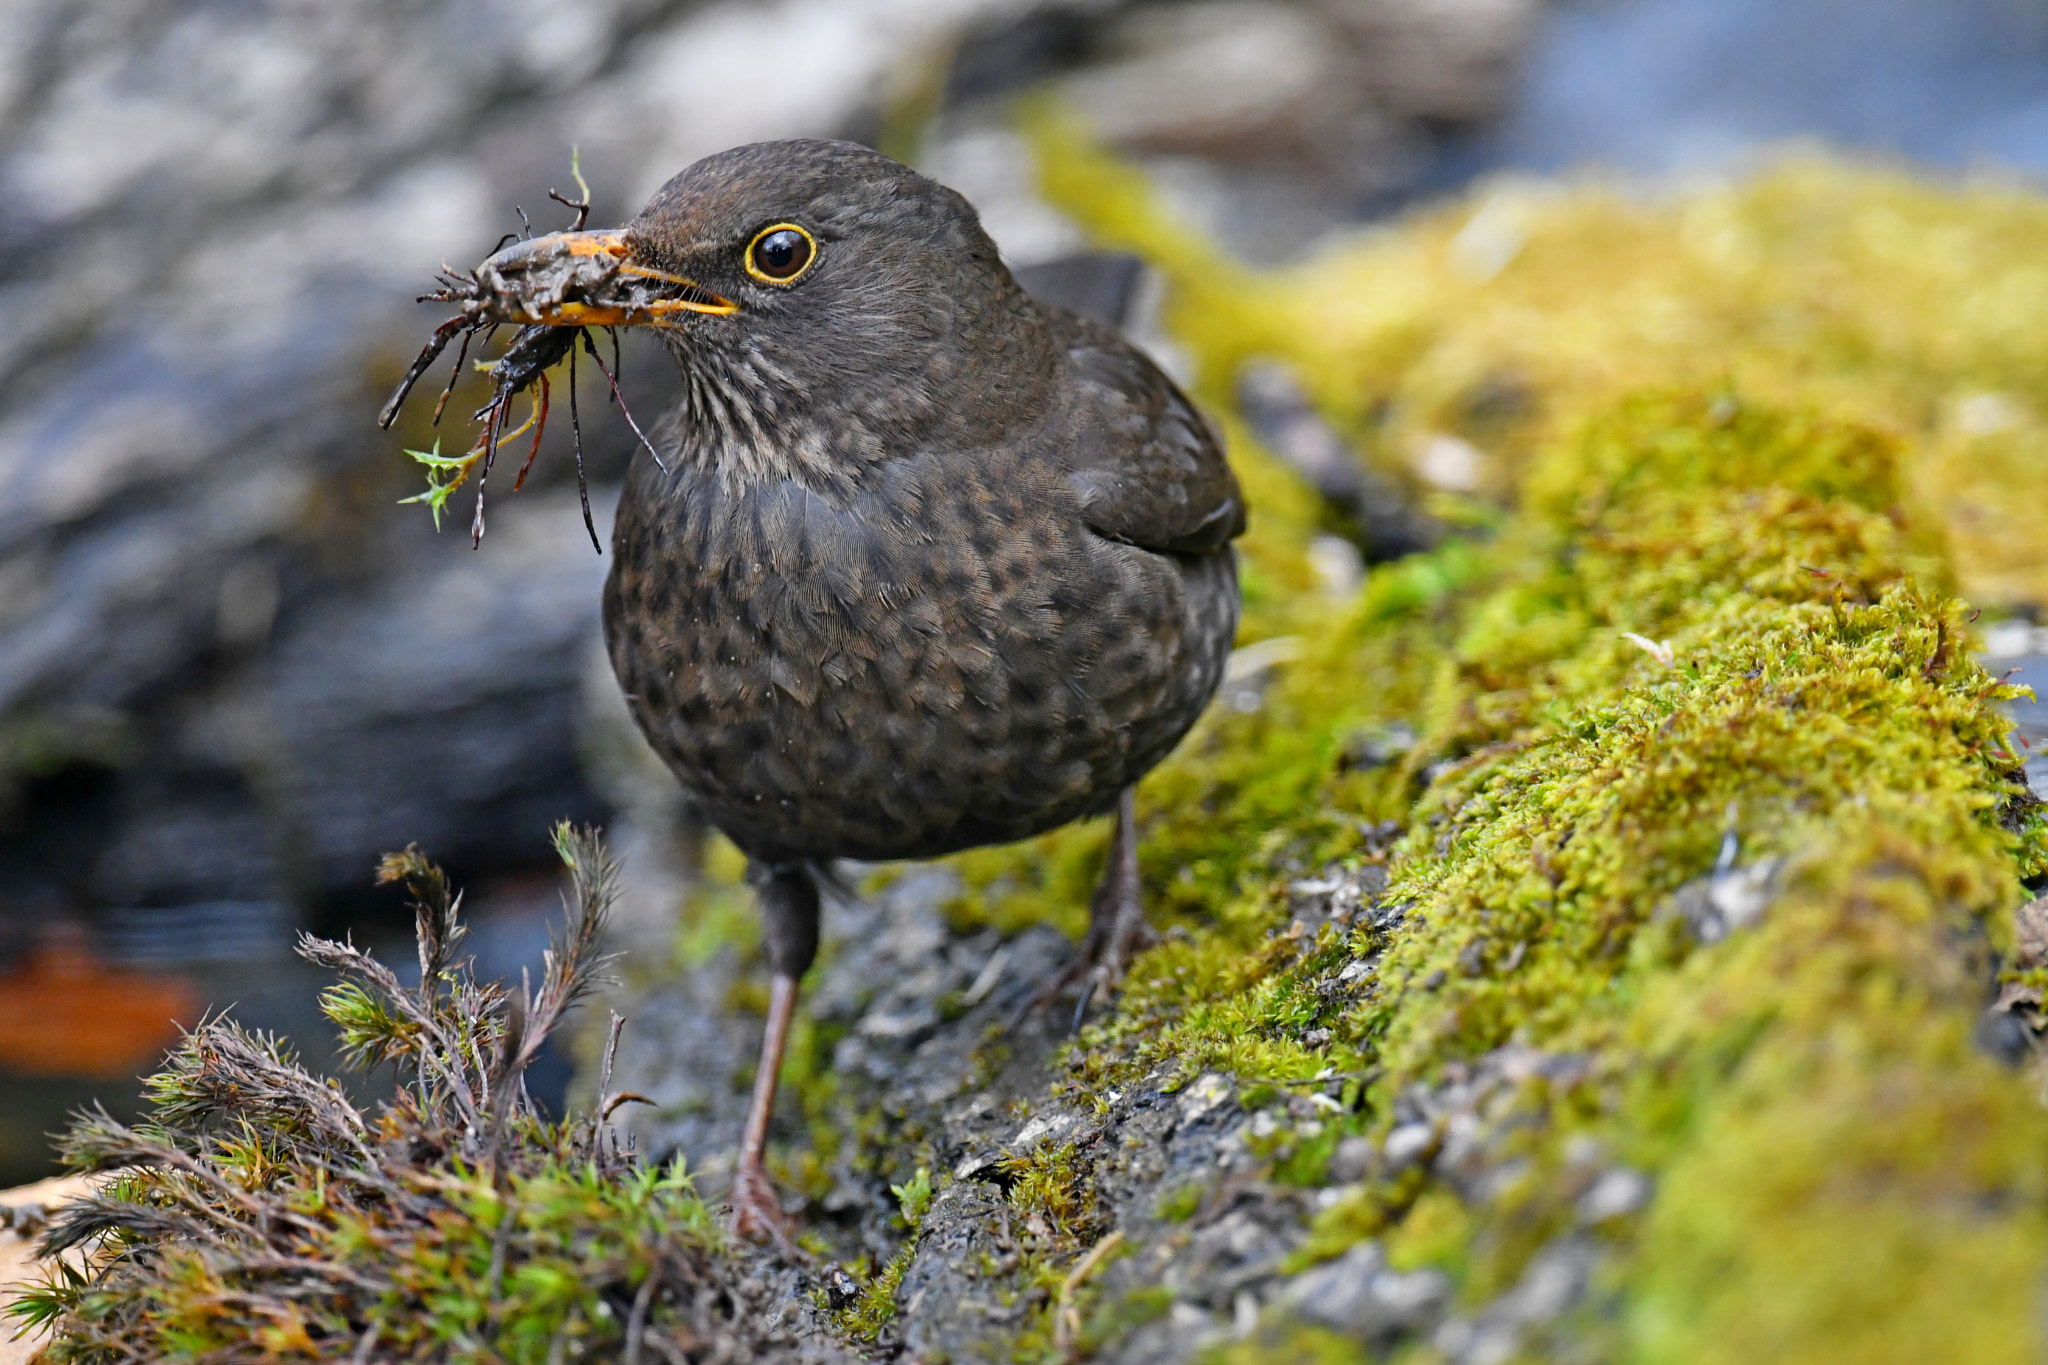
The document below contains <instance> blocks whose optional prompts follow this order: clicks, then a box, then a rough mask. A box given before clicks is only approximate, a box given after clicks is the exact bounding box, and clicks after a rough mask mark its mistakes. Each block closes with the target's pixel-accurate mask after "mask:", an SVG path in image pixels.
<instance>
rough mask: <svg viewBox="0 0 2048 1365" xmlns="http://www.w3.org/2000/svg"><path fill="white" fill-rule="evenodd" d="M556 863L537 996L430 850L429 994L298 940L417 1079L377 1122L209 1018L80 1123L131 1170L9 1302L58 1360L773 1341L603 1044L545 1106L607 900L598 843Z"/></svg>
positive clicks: (365, 963)
mask: <svg viewBox="0 0 2048 1365" xmlns="http://www.w3.org/2000/svg"><path fill="white" fill-rule="evenodd" d="M555 847H556V849H557V851H558V852H559V853H560V855H561V857H562V860H563V862H564V863H565V864H566V865H567V867H568V870H569V878H570V883H571V892H570V894H569V896H568V897H567V900H568V902H569V918H568V926H567V932H566V934H564V935H563V936H562V937H561V938H560V939H558V940H556V941H555V942H553V943H552V944H551V946H550V948H549V950H548V951H547V953H546V955H545V958H544V962H543V967H542V971H541V975H540V981H539V985H538V987H537V988H536V987H534V986H533V985H532V984H531V983H530V982H529V981H528V980H526V979H524V978H522V980H521V982H520V984H519V985H518V986H517V987H514V988H507V987H503V986H500V985H497V984H494V983H489V982H480V981H478V980H477V979H476V977H475V975H474V972H473V970H472V966H471V964H470V962H469V961H468V960H467V959H466V958H464V957H462V956H461V955H460V951H459V950H460V947H461V944H462V940H463V936H464V929H463V927H462V923H461V917H460V906H461V898H460V896H459V895H457V894H455V893H454V892H453V891H452V890H451V888H450V887H449V884H448V880H447V878H446V877H445V876H444V875H443V874H442V872H441V870H440V869H439V868H437V867H435V866H434V865H433V864H432V863H430V862H428V861H427V860H426V859H425V858H424V857H423V856H421V855H420V853H419V852H418V851H417V850H416V849H408V850H407V851H406V852H404V853H401V854H394V855H391V856H389V857H387V858H386V859H385V860H384V864H383V867H382V869H381V871H380V880H382V881H386V882H403V883H405V884H406V885H407V886H408V887H409V888H410V890H411V892H412V894H413V898H414V912H415V921H416V929H417V939H418V947H419V963H420V981H419V984H418V985H417V986H415V987H408V986H406V985H404V984H403V983H401V981H400V980H399V978H398V977H397V975H396V974H395V973H394V972H392V970H391V969H390V968H389V967H387V966H385V965H384V964H383V963H381V962H379V961H377V960H376V959H375V958H374V957H372V956H371V955H370V954H369V953H367V952H365V951H363V950H361V949H359V948H356V947H355V946H353V945H352V944H349V943H337V942H333V941H331V940H326V939H318V938H313V937H311V936H305V937H302V938H301V940H300V943H299V952H300V954H301V955H302V956H304V957H305V958H307V959H308V960H309V961H312V962H314V963H317V964H319V965H321V966H323V967H327V968H331V969H332V970H334V971H336V972H337V973H339V974H340V975H341V977H342V978H343V979H342V980H341V981H340V982H339V983H338V984H337V985H335V986H333V987H331V988H329V989H328V991H327V992H326V993H325V994H324V995H323V996H322V1006H323V1008H324V1009H325V1011H326V1013H327V1015H328V1017H329V1018H330V1019H331V1020H333V1021H334V1023H335V1024H336V1025H337V1027H338V1028H339V1029H340V1031H341V1040H342V1045H343V1049H344V1051H345V1054H346V1055H347V1057H348V1058H349V1059H350V1060H351V1061H352V1062H354V1063H355V1064H357V1065H359V1066H370V1065H374V1064H376V1063H379V1062H391V1063H394V1064H395V1065H396V1066H397V1068H398V1072H399V1076H398V1084H397V1086H396V1088H395V1090H394V1091H393V1093H392V1094H391V1095H390V1096H389V1097H388V1098H387V1099H386V1100H385V1101H384V1102H383V1103H382V1105H381V1106H378V1107H377V1108H375V1109H369V1110H366V1109H361V1108H358V1107H357V1106H356V1105H355V1104H354V1103H353V1102H352V1101H351V1100H350V1099H349V1097H348V1095H347V1094H346V1093H345V1092H344V1091H343V1090H342V1088H341V1086H340V1085H339V1084H337V1083H336V1082H334V1081H332V1080H328V1079H324V1078H321V1077H316V1076H314V1075H313V1074H312V1073H310V1072H308V1071H307V1070H306V1069H305V1068H304V1067H303V1066H301V1065H300V1064H299V1062H298V1060H297V1059H296V1057H295V1056H294V1055H293V1053H292V1052H291V1050H290V1049H289V1048H288V1047H287V1045H286V1044H285V1043H284V1042H283V1041H282V1040H281V1039H278V1038H276V1037H273V1036H270V1035H267V1034H263V1033H257V1032H253V1031H250V1030H246V1029H244V1028H242V1027H241V1026H240V1025H239V1024H236V1023H235V1022H233V1021H232V1020H230V1019H227V1018H225V1017H220V1016H215V1017H213V1018H209V1019H207V1020H205V1021H204V1022H202V1023H201V1024H200V1025H199V1026H198V1027H197V1028H195V1029H194V1030H193V1031H192V1032H191V1033H189V1034H188V1035H186V1037H185V1039H184V1040H183V1042H182V1043H181V1044H180V1045H179V1046H178V1047H177V1048H176V1049H174V1050H173V1052H172V1053H171V1055H170V1057H169V1058H168V1059H167V1061H166V1064H165V1067H164V1069H163V1070H162V1071H161V1072H160V1073H158V1074H157V1075H155V1076H153V1077H151V1078H150V1079H149V1081H148V1082H147V1094H148V1098H149V1101H150V1113H149V1116H148V1119H147V1120H146V1121H145V1122H142V1123H138V1124H136V1125H134V1126H132V1127H131V1126H128V1125H125V1124H122V1123H118V1122H116V1121H115V1120H114V1119H112V1118H110V1117H109V1116H108V1115H107V1114H106V1113H105V1111H104V1110H99V1109H95V1110H92V1111H88V1112H86V1113H83V1114H81V1115H80V1116H79V1117H78V1119H77V1120H76V1122H75V1123H74V1125H73V1126H72V1129H71V1131H70V1132H69V1134H68V1135H67V1136H66V1137H65V1138H64V1140H63V1143H62V1153H63V1157H64V1160H65V1162H66V1163H67V1164H68V1165H70V1166H71V1167H72V1168H73V1169H76V1170H82V1171H106V1172H113V1173H114V1174H113V1176H112V1178H111V1179H110V1180H109V1181H108V1182H107V1183H105V1184H103V1185H102V1186H100V1187H99V1189H98V1190H97V1191H96V1192H95V1193H94V1194H93V1195H91V1196H90V1197H88V1198H86V1199H84V1200H81V1201H80V1202H78V1203H76V1204H74V1205H71V1206H70V1207H68V1208H67V1209H66V1210H65V1211H64V1212H63V1213H62V1214H61V1215H60V1216H59V1217H58V1218H57V1219H56V1221H55V1222H54V1223H53V1224H52V1226H51V1227H50V1230H49V1231H48V1233H47V1234H46V1235H45V1236H44V1238H43V1242H42V1247H41V1250H42V1253H43V1255H44V1256H45V1258H46V1266H47V1268H46V1269H45V1271H44V1274H43V1279H42V1282H41V1283H40V1284H38V1285H36V1286H35V1287H33V1288H32V1289H31V1290H30V1291H29V1292H28V1293H27V1294H26V1295H25V1296H24V1297H23V1298H22V1299H20V1300H19V1301H18V1302H17V1303H16V1304H15V1305H14V1306H13V1307H12V1308H11V1309H10V1310H9V1311H10V1312H11V1313H12V1314H13V1315H14V1316H15V1317H16V1319H17V1320H18V1321H19V1323H20V1324H21V1325H22V1326H25V1327H29V1328H34V1329H40V1330H42V1331H43V1332H45V1333H47V1334H48V1336H49V1341H48V1344H47V1346H46V1347H45V1348H44V1349H45V1352H46V1358H47V1359H48V1360H49V1361H51V1362H53V1365H68V1362H95V1363H96V1365H97V1363H99V1362H106V1363H107V1365H115V1363H124V1362H144V1361H150V1362H157V1361H171V1362H182V1361H195V1362H196V1361H202V1360H203V1361H209V1362H242V1361H257V1360H263V1361H278V1360H328V1359H337V1358H339V1359H353V1360H394V1359H404V1360H415V1361H439V1360H494V1361H510V1362H529V1361H530V1362H535V1363H536V1365H538V1362H542V1361H558V1360H562V1359H564V1358H565V1356H567V1355H580V1356H586V1357H589V1356H602V1357H604V1358H618V1359H623V1360H626V1361H634V1360H638V1359H641V1358H643V1355H644V1354H646V1353H652V1354H653V1355H658V1356H659V1357H660V1358H662V1359H682V1358H683V1357H684V1355H685V1354H686V1353H699V1354H697V1355H693V1358H702V1355H701V1353H702V1352H704V1350H705V1349H706V1348H712V1349H711V1351H710V1353H711V1354H715V1355H718V1356H719V1358H726V1359H751V1358H755V1357H757V1356H758V1355H760V1354H761V1353H762V1348H763V1347H764V1346H766V1345H768V1344H769V1343H771V1342H772V1341H773V1340H774V1339H775V1329H774V1327H773V1326H772V1323H773V1321H774V1319H775V1317H776V1314H775V1311H774V1306H773V1305H772V1304H771V1303H768V1302H766V1300H767V1299H768V1298H769V1296H770V1291H769V1290H768V1289H767V1288H766V1287H764V1286H762V1285H761V1284H760V1283H759V1282H758V1280H755V1281H748V1280H746V1279H744V1278H743V1277H742V1276H740V1275H739V1274H737V1273H736V1272H735V1271H734V1270H733V1268H732V1266H731V1263H730V1262H729V1261H728V1260H727V1259H726V1258H725V1256H724V1254H723V1248H722V1243H721V1239H720V1235H719V1232H718V1230H717V1227H716V1225H715V1223H714V1221H713V1219H712V1217H711V1215H710V1213H709V1211H708V1210H707V1209H706V1208H705V1206H704V1204H703V1202H702V1201H701V1200H699V1199H698V1197H697V1195H696V1193H695V1191H694V1190H693V1189H692V1187H691V1182H690V1178H689V1175H688V1174H687V1172H686V1171H685V1170H684V1168H683V1166H682V1163H681V1162H680V1161H677V1162H675V1163H673V1164H671V1165H668V1166H663V1167H650V1166H646V1165H643V1164H641V1163H640V1162H638V1161H637V1160H636V1159H635V1158H634V1157H633V1156H632V1154H631V1153H629V1152H626V1151H623V1150H621V1148H620V1147H619V1145H618V1143H617V1141H616V1140H615V1139H614V1138H613V1136H612V1135H611V1134H610V1132H609V1130H608V1128H607V1126H606V1123H605V1120H606V1119H607V1118H608V1117H609V1115H610V1112H611V1111H612V1110H613V1109H614V1108H616V1106H617V1105H618V1104H619V1103H620V1101H621V1099H622V1098H623V1097H622V1096H619V1095H615V1094H612V1093H610V1088H609V1086H610V1077H609V1073H610V1057H609V1053H607V1058H606V1065H605V1076H604V1079H603V1080H602V1081H601V1082H600V1087H599V1090H600V1093H599V1100H598V1104H597V1106H596V1108H595V1109H594V1110H592V1111H591V1112H590V1113H587V1114H582V1115H574V1116H571V1117H568V1118H565V1119H563V1120H561V1121H559V1122H557V1121H551V1120H549V1119H548V1118H546V1117H545V1116H543V1115H542V1114H541V1113H540V1112H539V1111H538V1110H537V1109H536V1108H535V1107H534V1105H533V1103H532V1101H531V1100H530V1099H529V1098H528V1096H527V1094H526V1091H525V1087H524V1085H523V1083H522V1080H521V1078H522V1076H523V1075H524V1073H525V1071H526V1068H527V1067H528V1065H529V1064H531V1062H532V1061H533V1058H534V1057H535V1055H536V1054H537V1053H538V1052H539V1050H540V1048H541V1045H542V1044H543V1043H544V1042H545V1041H546V1039H547V1037H548V1035H549V1033H550V1031H551V1030H552V1029H554V1028H555V1026H556V1025H557V1024H558V1023H559V1022H560V1021H561V1019H562V1017H563V1015H564V1013H565V1012H566V1011H567V1010H568V1009H569V1008H570V1007H571V1006H572V1005H574V1004H575V1003H576V1002H577V1001H578V1000H579V999H581V998H583V997H584V996H585V995H587V994H588V993H589V992H590V990H591V989H592V988H593V987H594V986H595V985H596V984H597V983H598V981H599V980H600V973H601V971H602V968H603V963H604V959H603V958H602V957H601V956H600V954H599V951H598V948H599V942H600V938H601V935H602V931H603V926H604V921H605V916H606V912H607V909H608V907H609V906H610V904H611V901H612V898H613V894H614V892H613V887H614V880H615V874H616V865H615V864H614V862H613V861H612V859H611V857H610V855H609V854H608V853H607V852H606V851H605V849H604V846H603V844H602V843H601V842H600V841H599V839H598V838H597V836H596V834H595V833H594V832H593V831H588V830H584V831H578V830H575V829H572V828H571V827H569V826H567V825H563V826H560V827H558V828H557V829H556V831H555ZM616 1041H617V1033H616V1024H615V1029H614V1033H613V1042H614V1044H616ZM66 1252H68V1253H71V1254H70V1255H68V1256H64V1257H62V1258H61V1259H59V1254H60V1253H66Z"/></svg>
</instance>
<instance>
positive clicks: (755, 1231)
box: [726, 1167, 803, 1259]
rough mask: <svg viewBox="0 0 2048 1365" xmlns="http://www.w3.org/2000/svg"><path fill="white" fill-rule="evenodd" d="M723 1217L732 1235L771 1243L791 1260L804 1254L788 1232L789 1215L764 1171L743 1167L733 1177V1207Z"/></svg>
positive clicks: (750, 1240)
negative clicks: (783, 1208) (784, 1210)
mask: <svg viewBox="0 0 2048 1365" xmlns="http://www.w3.org/2000/svg"><path fill="white" fill-rule="evenodd" d="M726 1220H727V1221H726V1226H727V1228H728V1230H729V1231H731V1233H732V1235H733V1236H735V1237H738V1238H741V1239H743V1240H745V1241H749V1242H762V1241H769V1242H773V1243H774V1244H775V1246H776V1248H777V1249H778V1250H779V1251H781V1252H782V1254H783V1255H785V1256H788V1257H790V1258H791V1259H801V1258H802V1256H803V1252H802V1251H801V1249H799V1248H798V1246H797V1244H796V1238H795V1237H794V1236H793V1235H792V1234H791V1232H790V1226H789V1216H788V1215H787V1214H786V1213H784V1212H783V1210H782V1200H781V1199H780V1198H778V1197H777V1196H776V1193H775V1186H774V1185H772V1184H770V1183H769V1180H768V1173H767V1172H766V1171H763V1170H760V1169H759V1168H750V1167H742V1168H741V1169H740V1171H739V1172H738V1174H737V1175H735V1176H734V1177H733V1182H732V1206H731V1208H730V1209H729V1210H728V1211H727V1214H726Z"/></svg>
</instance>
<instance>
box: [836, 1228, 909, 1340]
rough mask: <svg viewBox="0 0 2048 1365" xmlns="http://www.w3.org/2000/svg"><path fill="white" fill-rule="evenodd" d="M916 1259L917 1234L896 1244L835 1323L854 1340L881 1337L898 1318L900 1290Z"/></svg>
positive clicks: (838, 1315)
mask: <svg viewBox="0 0 2048 1365" xmlns="http://www.w3.org/2000/svg"><path fill="white" fill-rule="evenodd" d="M916 1259H917V1238H916V1237H915V1236H914V1235H913V1236H911V1237H908V1238H905V1239H904V1242H903V1245H902V1246H900V1247H898V1248H896V1254H895V1255H894V1256H891V1257H890V1258H889V1261H888V1264H886V1265H884V1266H883V1267H882V1269H881V1273H880V1274H877V1275H875V1276H873V1277H872V1278H870V1279H868V1280H867V1281H866V1282H865V1283H864V1284H862V1285H861V1292H860V1297H859V1298H858V1299H856V1300H855V1301H854V1303H853V1306H852V1307H850V1308H847V1309H845V1310H844V1311H842V1312H840V1313H839V1314H837V1315H836V1316H835V1318H834V1323H835V1325H836V1326H837V1327H838V1329H839V1331H840V1333H841V1335H843V1336H845V1337H847V1338H848V1339H849V1340H852V1341H866V1342H872V1341H877V1340H879V1339H880V1338H881V1335H882V1333H883V1332H884V1331H886V1330H887V1329H888V1327H889V1324H890V1323H892V1322H894V1321H896V1291H897V1290H899V1289H901V1288H902V1287H903V1277H904V1275H906V1274H907V1273H909V1270H910V1263H911V1262H912V1261H914V1260H916Z"/></svg>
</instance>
